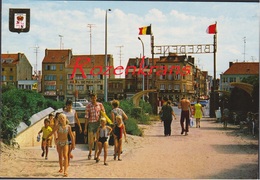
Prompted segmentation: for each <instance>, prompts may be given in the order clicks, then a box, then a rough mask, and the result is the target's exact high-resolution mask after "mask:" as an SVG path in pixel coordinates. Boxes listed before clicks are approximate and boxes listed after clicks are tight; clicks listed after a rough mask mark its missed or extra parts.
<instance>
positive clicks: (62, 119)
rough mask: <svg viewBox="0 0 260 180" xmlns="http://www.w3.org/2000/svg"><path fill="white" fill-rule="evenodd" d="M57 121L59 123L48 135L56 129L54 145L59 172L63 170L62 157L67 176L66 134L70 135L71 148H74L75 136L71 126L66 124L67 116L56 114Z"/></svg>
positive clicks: (67, 147) (67, 143)
mask: <svg viewBox="0 0 260 180" xmlns="http://www.w3.org/2000/svg"><path fill="white" fill-rule="evenodd" d="M58 121H59V123H58V124H57V125H56V126H55V127H54V130H53V131H52V133H51V134H49V136H51V135H52V134H54V133H55V132H56V131H57V136H58V137H57V139H56V145H57V151H58V154H59V164H60V170H59V172H60V173H61V172H62V171H63V162H62V160H63V159H62V157H63V158H64V176H65V177H67V176H68V159H69V158H68V152H69V141H68V134H69V135H70V138H71V141H72V144H71V146H72V149H75V138H74V135H73V133H72V130H71V126H70V125H68V124H67V117H66V115H65V114H63V113H61V114H59V115H58Z"/></svg>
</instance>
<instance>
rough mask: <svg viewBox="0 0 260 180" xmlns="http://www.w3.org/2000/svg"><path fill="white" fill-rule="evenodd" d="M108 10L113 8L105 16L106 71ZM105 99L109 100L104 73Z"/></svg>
mask: <svg viewBox="0 0 260 180" xmlns="http://www.w3.org/2000/svg"><path fill="white" fill-rule="evenodd" d="M107 11H111V9H107V10H106V16H105V71H106V68H107ZM104 76H105V77H104V95H105V98H104V101H105V102H107V76H106V75H104Z"/></svg>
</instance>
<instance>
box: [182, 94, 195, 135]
mask: <svg viewBox="0 0 260 180" xmlns="http://www.w3.org/2000/svg"><path fill="white" fill-rule="evenodd" d="M179 109H181V120H180V124H181V134H183V133H184V132H185V135H186V136H187V135H188V132H189V125H190V116H192V114H191V113H192V111H191V104H190V101H189V100H188V99H186V98H185V96H183V98H182V99H181V102H180V104H179ZM184 119H185V121H186V122H185V128H184Z"/></svg>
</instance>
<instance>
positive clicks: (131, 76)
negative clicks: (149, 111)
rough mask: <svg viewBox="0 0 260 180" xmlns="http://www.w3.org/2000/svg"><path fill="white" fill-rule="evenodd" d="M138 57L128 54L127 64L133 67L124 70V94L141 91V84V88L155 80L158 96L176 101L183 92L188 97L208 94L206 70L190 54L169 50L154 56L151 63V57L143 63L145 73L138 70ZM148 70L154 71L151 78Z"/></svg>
mask: <svg viewBox="0 0 260 180" xmlns="http://www.w3.org/2000/svg"><path fill="white" fill-rule="evenodd" d="M140 61H141V59H138V58H130V59H129V61H128V64H127V66H128V67H134V66H135V67H136V69H134V68H129V69H128V71H127V72H126V77H125V94H126V96H127V97H131V96H133V95H134V94H135V93H137V92H139V91H141V90H142V87H143V84H144V90H146V89H151V88H152V83H154V84H155V89H156V90H157V92H158V98H159V100H160V99H163V98H164V97H166V98H168V99H170V100H171V101H179V100H180V98H181V97H182V96H183V95H185V96H186V97H187V98H189V99H190V100H192V101H193V100H195V99H196V98H198V97H208V94H209V92H208V83H209V82H208V81H207V79H208V77H207V76H208V74H207V72H205V71H204V72H202V71H201V70H200V69H199V68H197V67H195V66H194V58H193V57H191V56H188V57H187V56H186V55H183V56H179V55H177V54H169V55H168V56H161V57H160V58H155V59H154V61H155V65H154V66H152V60H151V59H149V60H146V61H145V66H144V67H146V68H145V70H144V72H145V73H146V76H143V75H142V74H141V73H138V72H139V69H140ZM152 72H154V79H152V77H153V76H152V75H151V73H152ZM143 77H144V81H143ZM143 82H144V83H143Z"/></svg>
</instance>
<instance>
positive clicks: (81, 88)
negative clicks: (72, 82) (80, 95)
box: [76, 85, 84, 91]
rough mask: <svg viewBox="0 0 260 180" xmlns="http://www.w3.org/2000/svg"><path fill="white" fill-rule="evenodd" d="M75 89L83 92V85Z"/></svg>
mask: <svg viewBox="0 0 260 180" xmlns="http://www.w3.org/2000/svg"><path fill="white" fill-rule="evenodd" d="M76 89H77V90H80V91H83V90H84V85H77V86H76Z"/></svg>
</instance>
